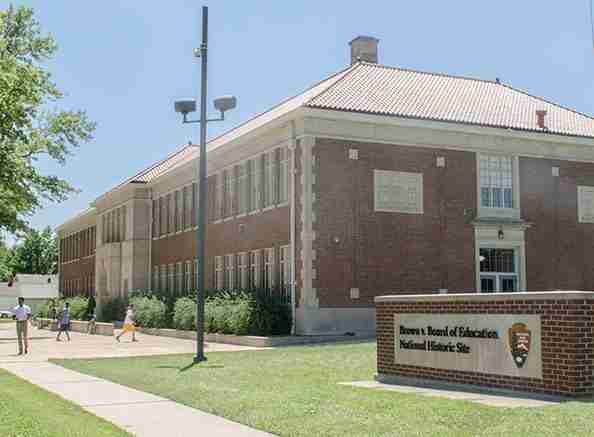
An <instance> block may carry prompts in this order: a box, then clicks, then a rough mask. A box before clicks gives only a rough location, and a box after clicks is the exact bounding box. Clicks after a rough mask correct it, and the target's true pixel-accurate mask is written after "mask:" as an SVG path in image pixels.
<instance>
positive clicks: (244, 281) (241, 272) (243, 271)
mask: <svg viewBox="0 0 594 437" xmlns="http://www.w3.org/2000/svg"><path fill="white" fill-rule="evenodd" d="M237 273H238V278H237V279H238V284H237V285H238V286H239V288H240V289H242V290H247V289H248V288H249V283H248V278H249V275H248V254H247V252H242V253H239V254H237Z"/></svg>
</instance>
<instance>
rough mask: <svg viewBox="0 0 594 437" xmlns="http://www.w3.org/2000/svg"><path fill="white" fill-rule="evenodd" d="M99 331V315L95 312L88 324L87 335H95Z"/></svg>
mask: <svg viewBox="0 0 594 437" xmlns="http://www.w3.org/2000/svg"><path fill="white" fill-rule="evenodd" d="M96 330H97V313H95V312H93V314H92V315H91V318H90V319H89V323H88V324H87V334H90V335H94V334H95V332H96Z"/></svg>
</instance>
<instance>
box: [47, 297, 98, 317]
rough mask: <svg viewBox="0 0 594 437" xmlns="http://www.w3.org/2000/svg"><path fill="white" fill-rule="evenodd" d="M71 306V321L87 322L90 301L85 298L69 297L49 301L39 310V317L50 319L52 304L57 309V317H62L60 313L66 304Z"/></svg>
mask: <svg viewBox="0 0 594 437" xmlns="http://www.w3.org/2000/svg"><path fill="white" fill-rule="evenodd" d="M66 302H68V303H69V304H70V319H71V320H86V319H87V314H88V313H87V309H88V306H89V299H88V298H86V297H83V296H76V297H69V298H67V299H49V300H47V301H46V302H45V303H44V304H43V305H42V306H41V307H40V308H39V310H37V317H42V318H49V317H50V312H51V308H52V303H53V304H54V308H55V309H56V316H57V317H59V316H60V312H61V311H62V309H63V308H64V304H65V303H66Z"/></svg>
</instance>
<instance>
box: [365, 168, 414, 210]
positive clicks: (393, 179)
mask: <svg viewBox="0 0 594 437" xmlns="http://www.w3.org/2000/svg"><path fill="white" fill-rule="evenodd" d="M373 194H374V210H375V211H383V212H404V213H407V214H423V174H422V173H407V172H403V171H387V170H374V171H373Z"/></svg>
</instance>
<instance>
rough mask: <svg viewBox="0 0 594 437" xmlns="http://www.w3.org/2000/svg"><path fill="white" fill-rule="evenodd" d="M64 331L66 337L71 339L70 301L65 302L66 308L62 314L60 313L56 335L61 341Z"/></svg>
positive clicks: (57, 339)
mask: <svg viewBox="0 0 594 437" xmlns="http://www.w3.org/2000/svg"><path fill="white" fill-rule="evenodd" d="M62 332H65V333H66V337H67V338H68V341H70V304H69V303H68V302H66V303H65V304H64V309H63V310H62V314H60V321H59V327H58V336H57V337H56V341H60V336H61V335H62Z"/></svg>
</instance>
